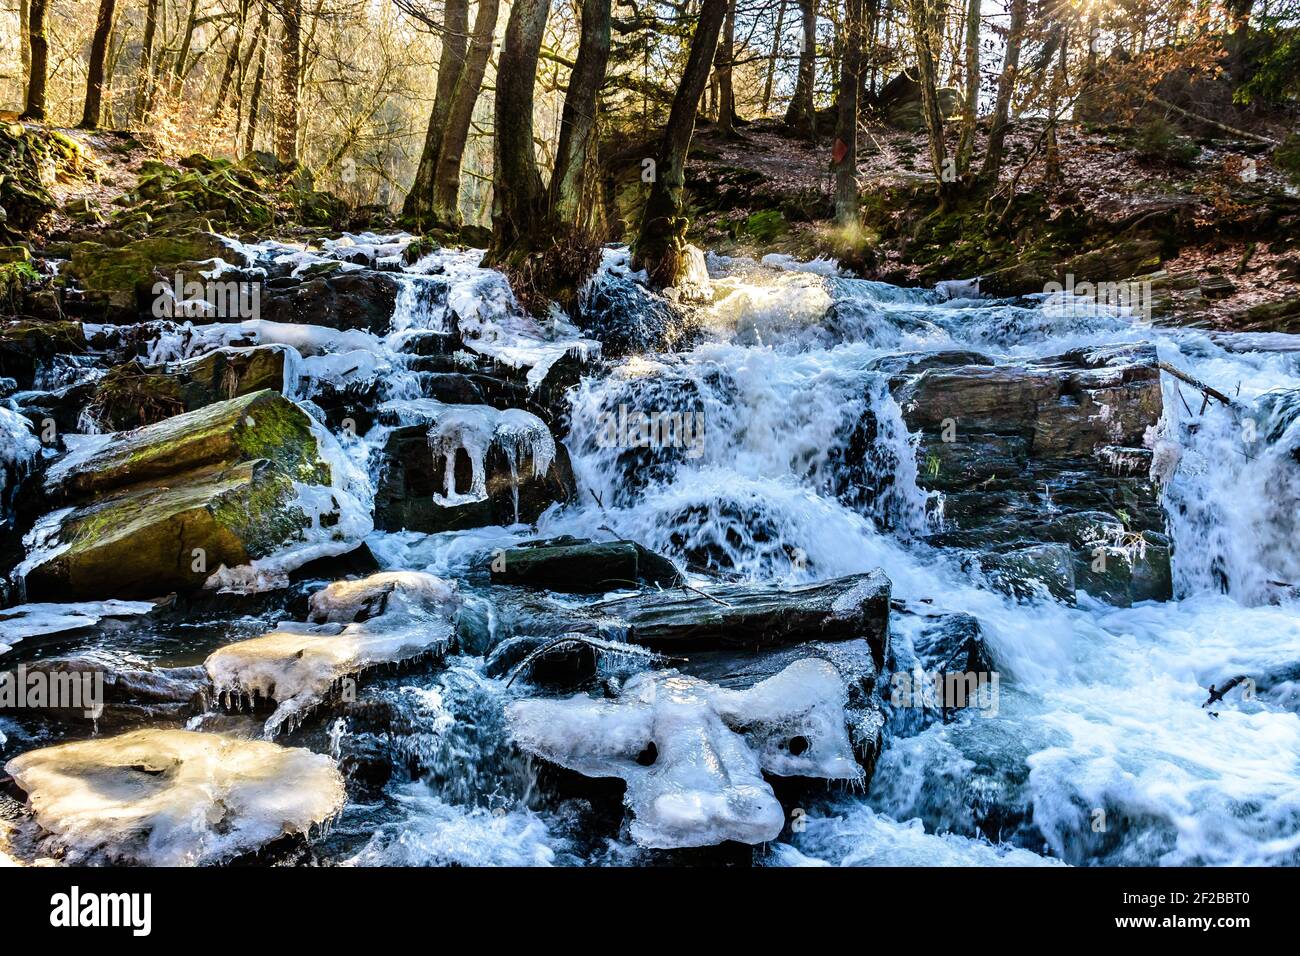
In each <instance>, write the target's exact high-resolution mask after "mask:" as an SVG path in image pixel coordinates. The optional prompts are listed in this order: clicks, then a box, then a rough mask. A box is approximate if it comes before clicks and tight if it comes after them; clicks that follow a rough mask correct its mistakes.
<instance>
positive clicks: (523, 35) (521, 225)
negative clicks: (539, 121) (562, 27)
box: [488, 0, 551, 262]
mask: <svg viewBox="0 0 1300 956" xmlns="http://www.w3.org/2000/svg"><path fill="white" fill-rule="evenodd" d="M550 12H551V0H515V2H514V3H513V5H512V6H511V8H510V19H509V20H508V21H507V22H506V32H505V38H504V40H503V42H502V45H501V55H500V57H499V59H498V60H497V89H496V123H495V131H496V136H495V137H494V146H493V155H492V248H491V249H490V250H489V251H488V253H489V254H488V259H489V261H491V262H503V261H504V260H505V259H506V258H507V256H509V255H510V254H511V252H512V251H513V250H514V249H515V246H516V244H517V243H518V242H519V240H520V239H521V238H523V237H527V236H531V235H533V232H534V229H535V228H536V226H537V223H538V222H539V220H540V219H541V216H542V204H543V195H544V190H543V186H542V174H541V173H540V172H539V171H538V169H537V156H536V152H535V147H534V145H533V88H534V87H535V86H536V83H537V60H538V57H539V56H540V54H541V47H542V35H543V34H544V33H545V32H546V19H547V17H548V16H549V15H550Z"/></svg>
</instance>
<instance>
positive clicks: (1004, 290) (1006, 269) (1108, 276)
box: [980, 239, 1161, 297]
mask: <svg viewBox="0 0 1300 956" xmlns="http://www.w3.org/2000/svg"><path fill="white" fill-rule="evenodd" d="M1160 251H1161V246H1160V242H1159V241H1157V240H1155V239H1126V240H1122V241H1120V242H1114V243H1111V244H1110V245H1107V246H1104V247H1102V248H1100V249H1094V250H1090V251H1088V252H1083V253H1080V254H1079V255H1077V256H1072V257H1071V258H1069V259H1065V260H1062V261H1060V262H1053V261H1051V260H1048V259H1042V258H1028V259H1021V260H1018V261H1016V262H1013V263H1011V264H1010V265H1006V266H1003V267H1002V268H1000V269H995V270H993V271H992V272H989V273H986V274H985V275H983V276H981V277H980V291H981V292H983V293H985V294H986V295H993V296H1000V297H1002V296H1017V295H1030V294H1032V293H1035V292H1045V291H1047V287H1048V286H1049V285H1051V284H1052V283H1056V284H1057V287H1058V288H1059V287H1060V286H1061V285H1063V284H1065V283H1067V282H1068V281H1069V279H1070V277H1073V281H1074V283H1075V284H1076V285H1077V284H1079V283H1083V282H1089V283H1094V284H1095V283H1099V282H1123V281H1125V280H1127V279H1130V278H1132V277H1133V276H1138V275H1144V274H1147V273H1150V272H1154V271H1155V270H1157V269H1159V268H1160V262H1161V256H1160Z"/></svg>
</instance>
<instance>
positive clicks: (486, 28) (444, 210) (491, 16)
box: [407, 0, 500, 229]
mask: <svg viewBox="0 0 1300 956" xmlns="http://www.w3.org/2000/svg"><path fill="white" fill-rule="evenodd" d="M499 11H500V3H499V0H478V10H477V12H476V13H475V14H474V36H473V37H472V38H471V39H470V44H469V51H468V53H467V54H466V56H465V67H464V69H462V70H461V71H460V75H459V77H458V78H457V81H456V84H455V86H454V88H453V90H452V92H451V95H450V99H451V108H450V111H449V113H448V114H447V121H446V131H445V132H444V133H443V134H442V137H441V139H442V142H441V143H440V145H439V148H438V155H437V157H436V163H435V168H434V172H433V206H432V209H431V213H432V217H433V221H434V222H435V223H437V224H439V225H444V226H449V227H452V228H455V229H459V228H460V226H461V215H460V167H461V163H462V162H463V161H464V157H465V144H466V143H467V142H469V129H470V124H471V123H472V122H473V119H474V107H475V106H476V105H477V104H478V97H479V91H480V90H481V89H482V88H483V74H484V73H486V72H487V64H488V58H489V57H490V56H491V54H492V38H493V37H494V36H495V35H496V29H497V14H498V12H499ZM435 112H436V107H435ZM426 145H427V144H426ZM407 198H408V201H409V198H410V197H409V196H408V197H407Z"/></svg>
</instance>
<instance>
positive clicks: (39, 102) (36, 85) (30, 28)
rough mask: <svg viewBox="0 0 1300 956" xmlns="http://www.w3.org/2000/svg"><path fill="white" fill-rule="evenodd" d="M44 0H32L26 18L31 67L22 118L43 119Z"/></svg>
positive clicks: (45, 66) (46, 63)
mask: <svg viewBox="0 0 1300 956" xmlns="http://www.w3.org/2000/svg"><path fill="white" fill-rule="evenodd" d="M45 8H46V0H32V5H31V9H30V11H29V13H28V18H27V44H28V46H29V47H30V48H31V67H30V69H29V70H28V73H27V104H26V105H25V106H24V107H23V115H22V118H23V119H30V120H43V119H45V76H46V72H47V70H48V69H49V57H50V44H49V41H48V40H47V39H46V37H45Z"/></svg>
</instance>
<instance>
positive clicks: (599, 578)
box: [491, 538, 683, 594]
mask: <svg viewBox="0 0 1300 956" xmlns="http://www.w3.org/2000/svg"><path fill="white" fill-rule="evenodd" d="M491 570H492V580H493V581H495V582H500V583H503V584H523V585H528V586H531V587H539V588H546V589H548V590H551V591H564V592H571V593H575V594H583V593H586V594H594V593H600V592H603V591H612V590H618V589H622V588H629V587H637V586H640V585H649V586H651V587H665V588H674V587H679V586H680V585H681V584H682V583H683V578H682V576H681V573H680V572H679V571H678V570H677V568H676V567H675V566H674V565H673V563H672V562H671V561H669V560H668V559H667V558H665V557H663V556H661V555H658V554H655V553H654V552H653V551H648V550H646V549H645V548H643V547H641V545H639V544H637V543H636V542H634V541H601V542H598V541H590V540H586V539H581V540H580V539H576V538H557V539H552V540H549V541H531V542H528V543H526V544H524V545H523V546H521V547H518V548H509V549H507V550H505V551H502V552H499V553H497V554H494V555H493V556H492V563H491Z"/></svg>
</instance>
